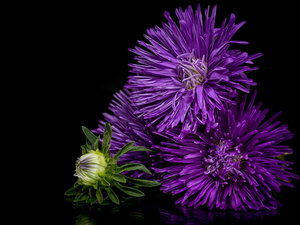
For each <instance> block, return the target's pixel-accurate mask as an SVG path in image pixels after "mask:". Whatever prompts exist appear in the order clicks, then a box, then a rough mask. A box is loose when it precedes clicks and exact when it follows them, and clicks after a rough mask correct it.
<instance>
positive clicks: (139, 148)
mask: <svg viewBox="0 0 300 225" xmlns="http://www.w3.org/2000/svg"><path fill="white" fill-rule="evenodd" d="M133 151H147V152H154V151H153V150H150V149H147V148H145V147H143V146H133V147H132V148H131V149H130V152H133Z"/></svg>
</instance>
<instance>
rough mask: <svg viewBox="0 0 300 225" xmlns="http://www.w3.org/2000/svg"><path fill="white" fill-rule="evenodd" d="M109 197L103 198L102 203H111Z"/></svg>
mask: <svg viewBox="0 0 300 225" xmlns="http://www.w3.org/2000/svg"><path fill="white" fill-rule="evenodd" d="M109 204H110V202H109V197H108V196H107V197H106V198H105V199H103V201H102V202H101V205H109Z"/></svg>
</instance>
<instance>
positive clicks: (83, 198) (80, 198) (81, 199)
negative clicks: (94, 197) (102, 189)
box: [74, 193, 88, 202]
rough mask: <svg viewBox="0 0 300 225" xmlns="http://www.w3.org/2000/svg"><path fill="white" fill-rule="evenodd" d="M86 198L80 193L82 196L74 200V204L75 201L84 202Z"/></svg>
mask: <svg viewBox="0 0 300 225" xmlns="http://www.w3.org/2000/svg"><path fill="white" fill-rule="evenodd" d="M87 198H88V196H87V195H84V194H83V193H82V195H80V196H79V197H78V198H77V199H76V200H74V201H75V202H77V201H85V200H86V199H87Z"/></svg>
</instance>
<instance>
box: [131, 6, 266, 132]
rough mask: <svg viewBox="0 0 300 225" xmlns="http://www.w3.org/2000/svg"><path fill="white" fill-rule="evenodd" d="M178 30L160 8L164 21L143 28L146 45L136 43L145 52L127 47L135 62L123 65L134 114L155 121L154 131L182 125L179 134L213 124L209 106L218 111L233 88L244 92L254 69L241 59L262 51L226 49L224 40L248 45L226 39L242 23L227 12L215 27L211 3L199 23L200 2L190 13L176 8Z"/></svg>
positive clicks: (211, 109)
mask: <svg viewBox="0 0 300 225" xmlns="http://www.w3.org/2000/svg"><path fill="white" fill-rule="evenodd" d="M176 15H177V17H178V19H179V24H180V28H178V27H177V25H176V23H175V22H174V21H173V20H172V19H171V17H170V14H169V13H168V12H165V17H166V19H167V20H168V25H167V24H165V23H162V25H163V28H159V27H157V26H156V27H155V29H153V28H151V29H149V30H147V34H148V36H147V35H145V37H146V38H147V39H148V40H149V42H150V43H151V44H147V43H145V42H143V41H138V43H139V44H140V45H141V46H143V47H145V48H147V50H145V49H143V48H140V47H137V46H136V47H135V49H129V51H131V52H133V53H135V54H137V55H138V56H136V57H135V59H136V60H137V61H138V62H139V63H140V64H129V66H131V67H132V70H131V71H130V72H132V73H135V74H136V75H134V76H129V80H128V84H127V85H125V87H127V88H130V89H132V91H133V92H132V93H133V95H132V104H133V105H135V106H139V108H140V109H138V110H136V111H135V112H134V113H135V114H138V115H139V116H142V117H143V118H144V119H149V121H150V123H149V124H148V125H152V124H153V123H156V122H157V123H158V124H157V125H156V128H157V129H158V131H159V132H161V131H163V130H169V129H171V128H173V127H175V126H176V125H178V124H180V123H182V124H183V126H182V135H184V134H185V133H188V132H190V131H193V132H194V131H196V127H197V125H198V124H203V125H204V124H205V125H206V127H207V131H209V130H210V129H211V128H214V127H216V126H217V123H216V121H215V117H214V113H213V112H214V110H215V108H217V109H219V110H220V109H221V105H222V103H224V102H229V103H234V102H233V101H231V100H230V98H233V97H234V96H235V94H236V89H238V90H241V91H244V92H246V93H249V89H250V85H256V83H255V82H253V81H252V79H248V78H247V76H246V74H245V72H246V71H251V70H256V69H257V67H254V68H250V67H249V66H246V65H245V63H248V64H253V63H252V61H251V60H253V59H255V58H258V57H260V56H261V55H262V54H261V53H259V54H253V55H248V54H247V53H245V52H240V51H239V50H228V48H229V45H230V43H238V44H248V43H247V42H245V41H233V40H230V39H231V37H232V36H233V35H234V33H235V32H236V31H237V30H238V29H239V28H240V27H241V26H242V25H243V24H244V23H245V21H244V22H241V23H239V24H235V16H234V15H233V14H231V16H230V19H229V22H228V23H227V25H226V26H225V23H226V19H225V20H224V22H223V24H222V26H221V28H215V27H214V25H215V16H216V6H215V7H214V8H213V10H212V13H211V15H210V16H209V7H208V9H207V10H205V20H204V21H202V13H201V10H200V5H198V7H197V10H196V11H195V16H194V14H193V10H192V8H191V6H189V8H188V9H187V10H186V11H185V12H183V11H182V10H181V8H179V10H177V9H176Z"/></svg>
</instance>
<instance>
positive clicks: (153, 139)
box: [92, 89, 163, 179]
mask: <svg viewBox="0 0 300 225" xmlns="http://www.w3.org/2000/svg"><path fill="white" fill-rule="evenodd" d="M124 91H125V92H126V93H125V92H123V91H120V92H119V93H116V94H114V97H115V99H116V100H117V101H116V100H112V103H110V106H109V107H108V108H109V110H111V111H112V112H113V115H110V114H108V113H103V115H104V119H105V121H102V120H99V123H100V124H99V125H98V128H96V129H93V130H92V132H94V133H98V134H100V135H101V136H102V137H103V133H104V127H105V123H106V122H108V123H110V124H111V127H112V139H111V142H110V144H111V146H110V152H111V155H112V156H114V155H115V154H116V152H118V151H119V150H120V149H121V148H122V147H123V146H124V145H125V144H126V143H128V142H131V141H134V142H135V143H134V146H143V147H145V148H147V149H152V150H154V152H148V151H134V152H128V153H127V154H125V155H122V156H121V157H120V158H119V161H118V164H120V165H121V164H125V163H141V164H144V165H145V166H146V167H147V168H148V169H149V170H150V171H151V172H153V173H154V171H153V170H152V169H151V166H158V164H160V163H162V162H163V160H162V159H160V156H159V155H157V154H156V153H157V151H159V150H158V149H155V148H154V147H153V146H154V145H157V144H159V143H160V141H161V139H162V137H160V136H158V135H156V134H154V133H152V130H154V128H153V127H151V126H150V127H146V126H145V123H147V120H143V119H142V118H137V116H136V115H134V114H133V112H134V111H135V110H137V109H138V107H135V106H131V105H130V101H129V96H130V92H129V91H128V90H126V89H124ZM101 142H102V139H101ZM124 173H127V174H129V175H130V176H131V177H135V178H143V179H158V178H159V177H158V176H160V174H157V176H155V175H154V176H152V177H151V176H150V175H148V174H146V173H144V172H141V171H139V170H136V171H134V172H131V171H130V172H124Z"/></svg>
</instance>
